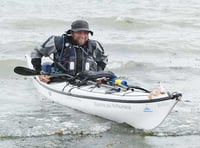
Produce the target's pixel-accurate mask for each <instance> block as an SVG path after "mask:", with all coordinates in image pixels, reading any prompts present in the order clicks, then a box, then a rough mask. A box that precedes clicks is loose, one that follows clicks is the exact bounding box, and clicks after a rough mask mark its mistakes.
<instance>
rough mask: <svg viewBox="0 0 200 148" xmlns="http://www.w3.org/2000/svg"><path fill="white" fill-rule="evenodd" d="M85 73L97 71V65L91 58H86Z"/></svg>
mask: <svg viewBox="0 0 200 148" xmlns="http://www.w3.org/2000/svg"><path fill="white" fill-rule="evenodd" d="M85 71H97V63H96V61H95V60H94V59H93V58H92V57H87V59H86V62H85Z"/></svg>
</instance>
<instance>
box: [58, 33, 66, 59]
mask: <svg viewBox="0 0 200 148" xmlns="http://www.w3.org/2000/svg"><path fill="white" fill-rule="evenodd" d="M64 49H65V36H64V35H62V49H61V52H60V56H59V59H58V62H59V63H60V62H62V58H63V53H64Z"/></svg>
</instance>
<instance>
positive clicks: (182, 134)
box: [0, 0, 200, 148]
mask: <svg viewBox="0 0 200 148" xmlns="http://www.w3.org/2000/svg"><path fill="white" fill-rule="evenodd" d="M199 7H200V2H199V1H197V0H192V1H191V0H190V1H189V0H185V1H180V0H173V1H172V0H164V1H163V0H145V1H133V0H127V1H122V0H116V1H107V0H93V1H79V0H78V1H76V2H74V1H71V0H68V1H64V0H58V1H54V0H42V1H40V3H38V1H35V0H32V1H30V0H28V1H25V0H21V1H16V0H7V1H2V2H1V3H0V32H1V37H0V38H1V40H0V59H1V60H0V67H1V68H0V86H1V96H0V104H1V107H0V147H95V148H100V147H116V148H117V147H145V148H146V147H163V146H164V147H200V142H199V141H200V118H199V117H200V101H199V100H200V97H199V96H200V93H199V88H200V79H199V73H200V58H199V56H198V55H199V53H200V50H199V48H200V44H199V38H200V15H199V13H200V10H199ZM75 19H86V20H88V21H89V23H90V28H91V29H92V30H94V32H95V34H94V36H93V37H91V38H93V39H97V40H99V41H100V42H101V43H102V44H103V45H104V47H105V51H106V53H107V54H108V55H109V64H108V67H107V69H109V70H112V71H114V72H115V73H116V74H117V75H119V76H122V77H125V78H126V79H127V80H128V83H130V84H137V85H141V86H144V87H146V88H154V87H156V86H158V85H159V82H160V83H161V84H162V85H163V86H164V87H165V88H166V89H168V90H169V91H172V92H173V91H178V92H182V93H183V99H182V101H181V102H180V103H179V104H178V105H177V106H176V107H175V109H174V110H173V111H172V113H171V114H170V115H169V116H168V118H167V119H166V120H165V121H164V123H163V124H162V125H161V126H159V127H158V128H156V129H155V130H152V131H150V132H144V131H141V130H137V129H134V128H133V127H130V126H128V125H126V124H118V123H115V122H112V121H109V120H106V119H102V118H99V117H96V116H92V115H88V114H84V113H81V112H79V111H76V110H72V109H70V108H67V107H65V106H62V105H59V104H56V103H54V102H51V101H49V100H47V99H46V98H44V97H43V96H41V95H40V94H39V93H38V92H37V90H36V89H35V88H34V87H33V85H32V83H31V81H30V78H28V77H22V76H18V75H16V74H14V72H13V68H14V67H15V66H17V65H25V59H24V55H25V54H27V53H30V51H31V50H32V49H33V48H34V46H35V45H37V44H38V43H41V42H43V41H44V40H45V39H47V38H48V37H49V36H50V35H60V34H62V33H63V32H64V31H65V30H66V29H68V28H70V24H71V22H72V20H75Z"/></svg>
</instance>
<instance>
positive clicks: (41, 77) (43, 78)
mask: <svg viewBox="0 0 200 148" xmlns="http://www.w3.org/2000/svg"><path fill="white" fill-rule="evenodd" d="M38 77H39V79H40V81H42V82H45V83H48V82H50V79H49V76H47V75H39V76H38Z"/></svg>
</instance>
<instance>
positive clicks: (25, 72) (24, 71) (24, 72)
mask: <svg viewBox="0 0 200 148" xmlns="http://www.w3.org/2000/svg"><path fill="white" fill-rule="evenodd" d="M14 72H15V73H16V74H19V75H23V76H34V75H40V73H39V72H37V71H35V70H33V69H29V68H26V67H21V66H17V67H15V68H14Z"/></svg>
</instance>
